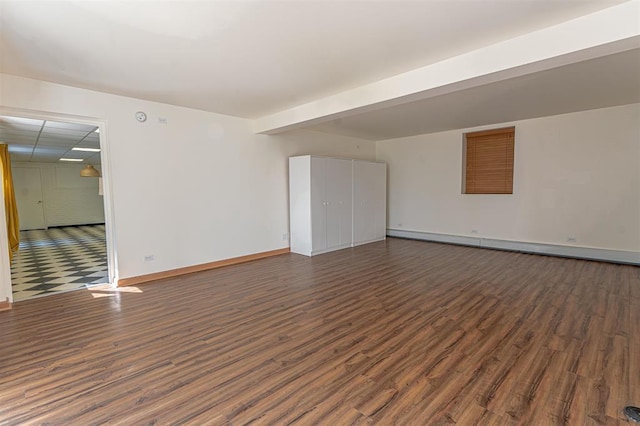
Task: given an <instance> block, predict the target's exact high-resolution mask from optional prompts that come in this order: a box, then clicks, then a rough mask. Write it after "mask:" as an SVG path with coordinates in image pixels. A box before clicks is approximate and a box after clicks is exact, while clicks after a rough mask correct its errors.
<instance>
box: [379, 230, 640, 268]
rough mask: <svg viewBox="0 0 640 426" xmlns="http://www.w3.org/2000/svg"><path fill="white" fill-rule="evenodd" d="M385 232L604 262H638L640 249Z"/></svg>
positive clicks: (408, 236)
mask: <svg viewBox="0 0 640 426" xmlns="http://www.w3.org/2000/svg"><path fill="white" fill-rule="evenodd" d="M387 236H389V237H398V238H409V239H412V240H423V241H435V242H439V243H449V244H459V245H464V246H472V247H481V248H491V249H498V250H509V251H520V252H524V253H534V254H544V255H549V256H560V257H574V258H577V259H588V260H601V261H604V262H614V263H628V264H631V265H640V252H635V251H622V250H608V249H597V248H589V247H573V246H561V245H557V244H541V243H529V242H524V241H508V240H496V239H492V238H481V237H466V236H462V235H449V234H434V233H431V232H421V231H406V230H402V229H390V228H387Z"/></svg>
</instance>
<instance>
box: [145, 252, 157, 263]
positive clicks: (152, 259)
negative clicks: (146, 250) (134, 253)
mask: <svg viewBox="0 0 640 426" xmlns="http://www.w3.org/2000/svg"><path fill="white" fill-rule="evenodd" d="M154 260H156V256H155V255H153V254H149V255H147V256H145V257H144V261H145V262H153V261H154Z"/></svg>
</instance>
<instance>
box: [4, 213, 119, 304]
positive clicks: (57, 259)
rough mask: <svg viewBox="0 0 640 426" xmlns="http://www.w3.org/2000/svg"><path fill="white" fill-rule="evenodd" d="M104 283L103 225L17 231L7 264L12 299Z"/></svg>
mask: <svg viewBox="0 0 640 426" xmlns="http://www.w3.org/2000/svg"><path fill="white" fill-rule="evenodd" d="M107 282H109V279H108V274H107V246H106V238H105V230H104V225H87V226H66V227H61V228H49V229H47V230H36V231H21V232H20V249H19V250H18V253H16V255H15V257H14V258H13V262H12V263H11V284H12V287H13V300H14V301H18V300H24V299H27V298H30V297H36V296H38V297H39V296H44V295H48V294H52V293H56V292H61V291H70V290H78V289H81V288H86V287H87V286H88V285H94V284H104V283H107Z"/></svg>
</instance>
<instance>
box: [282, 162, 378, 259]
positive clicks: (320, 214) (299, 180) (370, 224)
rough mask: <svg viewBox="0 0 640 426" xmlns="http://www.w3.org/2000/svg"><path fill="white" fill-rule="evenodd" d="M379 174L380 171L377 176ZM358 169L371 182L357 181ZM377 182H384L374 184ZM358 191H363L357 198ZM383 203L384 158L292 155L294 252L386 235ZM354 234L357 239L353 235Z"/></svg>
mask: <svg viewBox="0 0 640 426" xmlns="http://www.w3.org/2000/svg"><path fill="white" fill-rule="evenodd" d="M380 173H382V176H378V174H380ZM355 174H357V175H358V176H362V179H365V180H366V181H367V182H364V183H356V180H354V176H355ZM375 185H382V186H381V187H380V188H373V186H375ZM354 191H357V192H358V193H359V194H360V195H359V196H358V198H357V199H356V198H355V197H354V195H355V192H354ZM380 193H382V196H380ZM359 200H363V201H359ZM354 201H356V202H355V203H354ZM385 203H386V165H385V164H383V163H371V162H365V161H355V160H345V159H338V158H328V157H314V156H309V155H305V156H299V157H291V158H289V218H290V222H291V226H290V234H291V251H292V252H294V253H299V254H304V255H307V256H312V255H315V254H320V253H325V252H328V251H332V250H338V249H341V248H346V247H351V246H353V245H354V241H357V242H356V244H361V243H365V242H371V241H376V240H379V239H384V238H385V231H386V204H385ZM361 204H362V205H361ZM356 205H358V213H357V214H355V206H356ZM371 208H375V209H379V210H380V211H376V212H374V211H371ZM359 216H362V218H361V219H360V218H359ZM356 228H357V229H358V230H359V231H358V232H355V230H356ZM356 235H357V236H358V239H357V240H354V236H356Z"/></svg>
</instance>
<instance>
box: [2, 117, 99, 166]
mask: <svg viewBox="0 0 640 426" xmlns="http://www.w3.org/2000/svg"><path fill="white" fill-rule="evenodd" d="M96 129H97V127H96V126H88V125H86V124H72V123H62V122H56V121H49V120H34V119H31V118H21V117H9V116H0V143H7V144H9V153H10V154H11V161H12V162H15V161H18V162H20V161H22V162H41V163H51V162H56V163H57V162H59V161H60V158H72V159H79V160H82V162H80V164H100V153H99V152H86V151H74V150H72V148H74V147H79V148H93V149H99V148H100V138H99V134H98V133H96Z"/></svg>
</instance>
